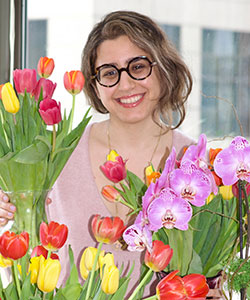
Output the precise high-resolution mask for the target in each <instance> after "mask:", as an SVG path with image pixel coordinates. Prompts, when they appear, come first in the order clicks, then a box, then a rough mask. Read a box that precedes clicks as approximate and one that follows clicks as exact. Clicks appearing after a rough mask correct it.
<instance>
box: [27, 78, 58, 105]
mask: <svg viewBox="0 0 250 300" xmlns="http://www.w3.org/2000/svg"><path fill="white" fill-rule="evenodd" d="M55 88H56V83H53V82H52V81H51V80H49V79H45V78H40V79H39V80H38V82H37V85H36V87H35V89H34V91H33V95H34V96H35V100H36V101H38V99H39V97H40V94H41V89H42V90H43V95H42V99H45V98H52V96H53V93H54V90H55Z"/></svg>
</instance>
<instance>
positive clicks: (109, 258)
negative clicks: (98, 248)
mask: <svg viewBox="0 0 250 300" xmlns="http://www.w3.org/2000/svg"><path fill="white" fill-rule="evenodd" d="M98 262H99V266H100V277H101V278H102V275H103V274H102V273H103V267H104V266H108V267H109V266H113V265H114V264H115V259H114V255H113V253H107V254H105V255H104V256H103V255H101V254H100V255H99V261H98Z"/></svg>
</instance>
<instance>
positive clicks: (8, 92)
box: [1, 82, 20, 114]
mask: <svg viewBox="0 0 250 300" xmlns="http://www.w3.org/2000/svg"><path fill="white" fill-rule="evenodd" d="M1 93H2V101H3V106H4V108H5V110H6V111H7V112H9V113H12V114H15V113H17V112H18V111H19V108H20V104H19V100H18V98H17V95H16V92H15V90H14V88H13V86H12V84H11V83H9V82H7V83H5V85H4V86H3V87H2V91H1Z"/></svg>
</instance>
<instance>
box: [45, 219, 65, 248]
mask: <svg viewBox="0 0 250 300" xmlns="http://www.w3.org/2000/svg"><path fill="white" fill-rule="evenodd" d="M67 237H68V227H67V226H66V225H64V224H61V225H60V224H58V223H56V222H53V221H52V222H50V223H49V224H46V223H45V222H43V223H42V224H41V225H40V241H41V243H42V245H43V247H44V248H45V249H47V250H51V251H55V250H58V249H60V248H62V246H63V245H64V244H65V242H66V240H67Z"/></svg>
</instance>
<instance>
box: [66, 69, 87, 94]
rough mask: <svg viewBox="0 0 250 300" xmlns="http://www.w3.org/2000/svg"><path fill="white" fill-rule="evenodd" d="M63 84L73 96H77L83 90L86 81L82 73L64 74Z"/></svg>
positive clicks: (71, 72)
mask: <svg viewBox="0 0 250 300" xmlns="http://www.w3.org/2000/svg"><path fill="white" fill-rule="evenodd" d="M63 82H64V87H65V89H66V90H67V91H68V92H69V93H70V94H71V95H77V94H79V93H80V92H81V90H82V89H83V86H84V82H85V79H84V76H83V74H82V72H81V71H70V72H66V73H65V74H64V77H63Z"/></svg>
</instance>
